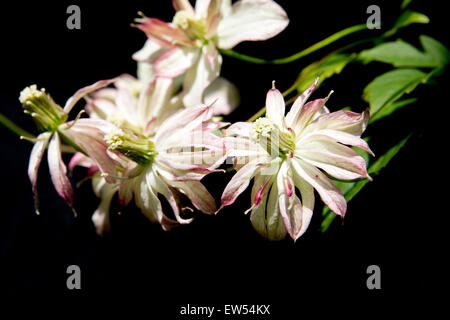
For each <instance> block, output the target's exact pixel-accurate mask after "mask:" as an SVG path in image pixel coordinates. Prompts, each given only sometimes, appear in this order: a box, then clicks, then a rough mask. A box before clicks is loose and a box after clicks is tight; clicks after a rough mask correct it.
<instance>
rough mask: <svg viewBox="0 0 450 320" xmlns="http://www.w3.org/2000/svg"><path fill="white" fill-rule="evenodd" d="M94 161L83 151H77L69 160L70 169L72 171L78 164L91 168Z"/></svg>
mask: <svg viewBox="0 0 450 320" xmlns="http://www.w3.org/2000/svg"><path fill="white" fill-rule="evenodd" d="M93 163H94V162H93V161H92V159H91V158H89V157H86V156H85V155H84V154H82V153H81V152H77V153H75V154H74V155H73V156H72V158H71V159H70V161H69V170H70V171H72V170H73V169H74V168H75V167H76V166H80V167H85V168H89V167H90V166H92V164H93Z"/></svg>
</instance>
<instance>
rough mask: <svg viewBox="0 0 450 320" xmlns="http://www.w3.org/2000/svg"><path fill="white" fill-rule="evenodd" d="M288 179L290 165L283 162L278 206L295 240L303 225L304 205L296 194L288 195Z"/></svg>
mask: <svg viewBox="0 0 450 320" xmlns="http://www.w3.org/2000/svg"><path fill="white" fill-rule="evenodd" d="M288 179H289V164H288V162H283V164H282V165H281V168H280V171H279V172H278V175H277V188H278V205H279V209H280V214H281V217H282V218H283V222H284V226H285V227H286V231H287V232H288V233H289V235H290V236H291V238H292V239H293V240H295V239H296V238H297V234H298V232H299V231H300V229H301V225H302V204H301V202H300V199H299V198H298V197H297V196H296V195H295V194H292V193H291V195H290V196H289V195H288V190H286V185H287V182H286V180H288Z"/></svg>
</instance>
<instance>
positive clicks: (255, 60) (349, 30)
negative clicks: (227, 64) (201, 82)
mask: <svg viewBox="0 0 450 320" xmlns="http://www.w3.org/2000/svg"><path fill="white" fill-rule="evenodd" d="M364 29H367V26H366V24H358V25H355V26H352V27H349V28H346V29H344V30H341V31H339V32H336V33H334V34H332V35H331V36H329V37H327V38H325V39H323V40H322V41H319V42H317V43H316V44H313V45H312V46H310V47H308V48H306V49H304V50H302V51H300V52H297V53H296V54H293V55H291V56H289V57H286V58H281V59H274V60H266V59H261V58H256V57H251V56H248V55H245V54H242V53H239V52H235V51H233V50H231V49H227V50H225V49H221V50H220V53H222V54H224V55H227V56H230V57H233V58H236V59H239V60H243V61H247V62H251V63H256V64H286V63H291V62H293V61H296V60H298V59H300V58H303V57H304V56H307V55H308V54H311V53H313V52H314V51H317V50H319V49H321V48H323V47H325V46H327V45H329V44H331V43H333V42H335V41H337V40H339V39H341V38H343V37H345V36H347V35H349V34H352V33H354V32H357V31H361V30H364Z"/></svg>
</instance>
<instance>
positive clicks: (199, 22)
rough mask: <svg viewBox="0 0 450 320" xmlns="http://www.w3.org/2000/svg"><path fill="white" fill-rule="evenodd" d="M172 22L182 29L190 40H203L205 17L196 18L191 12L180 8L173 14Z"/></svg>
mask: <svg viewBox="0 0 450 320" xmlns="http://www.w3.org/2000/svg"><path fill="white" fill-rule="evenodd" d="M173 23H174V24H175V25H176V26H177V27H178V28H180V29H182V30H183V31H184V33H185V34H186V35H187V36H188V37H189V38H190V39H191V40H205V34H206V20H205V19H196V18H195V16H194V15H193V14H192V13H190V12H188V11H186V10H180V11H177V13H176V14H175V16H174V18H173Z"/></svg>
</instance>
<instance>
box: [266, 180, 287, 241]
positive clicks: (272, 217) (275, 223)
mask: <svg viewBox="0 0 450 320" xmlns="http://www.w3.org/2000/svg"><path fill="white" fill-rule="evenodd" d="M278 192H279V191H278V187H277V184H276V183H274V184H273V185H272V189H271V190H270V195H269V200H268V202H267V209H266V225H267V239H269V240H273V241H279V240H283V239H284V238H285V237H286V234H287V231H286V227H285V225H284V221H283V217H282V216H281V214H280V205H279V200H278Z"/></svg>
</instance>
